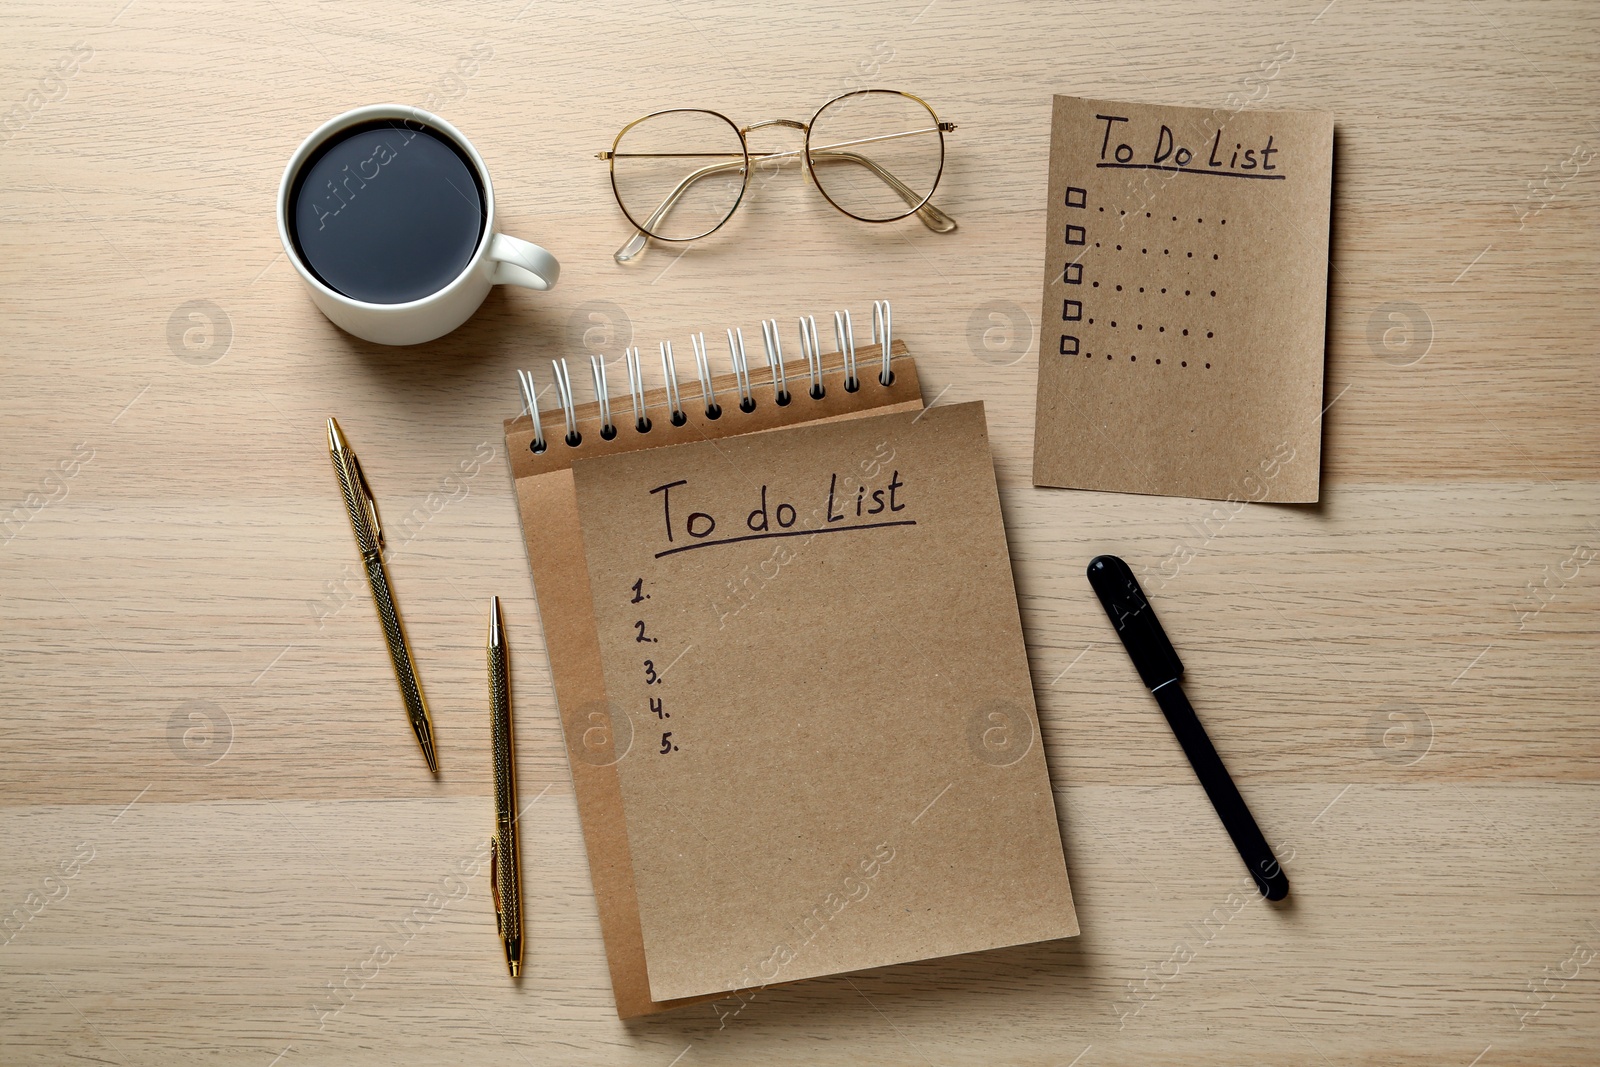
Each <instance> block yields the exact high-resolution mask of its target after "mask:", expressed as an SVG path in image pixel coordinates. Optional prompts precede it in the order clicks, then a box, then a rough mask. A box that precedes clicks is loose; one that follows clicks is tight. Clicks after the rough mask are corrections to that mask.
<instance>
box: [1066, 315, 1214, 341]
mask: <svg viewBox="0 0 1600 1067" xmlns="http://www.w3.org/2000/svg"><path fill="white" fill-rule="evenodd" d="M1089 325H1090V326H1093V325H1094V320H1093V319H1090V320H1089ZM1111 328H1112V329H1113V330H1115V329H1116V328H1117V320H1116V319H1112V320H1111ZM1133 328H1134V329H1136V330H1142V329H1144V323H1142V322H1136V323H1134V326H1133ZM1166 332H1167V328H1166V327H1165V326H1157V327H1156V333H1166ZM1183 336H1185V337H1188V336H1189V331H1188V330H1184V331H1183ZM1206 336H1207V337H1210V336H1211V331H1210V330H1207V331H1206Z"/></svg>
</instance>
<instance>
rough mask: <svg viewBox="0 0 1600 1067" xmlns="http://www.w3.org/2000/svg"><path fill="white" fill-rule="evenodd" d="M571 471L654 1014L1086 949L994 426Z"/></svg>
mask: <svg viewBox="0 0 1600 1067" xmlns="http://www.w3.org/2000/svg"><path fill="white" fill-rule="evenodd" d="M573 477H574V482H575V485H576V489H577V496H578V511H579V515H580V517H581V520H582V521H581V527H582V530H583V542H584V553H585V555H586V557H587V559H588V565H589V579H590V591H591V595H592V598H593V604H594V615H595V621H596V624H597V628H598V634H599V642H600V658H601V663H602V664H603V667H604V676H605V689H606V694H607V697H608V698H609V700H610V702H611V705H612V707H611V710H610V714H611V716H612V718H613V719H614V720H618V721H621V720H626V721H628V722H629V724H630V725H629V727H628V731H629V732H630V733H631V735H632V744H631V747H630V749H629V751H628V752H627V754H626V756H625V757H623V758H622V759H620V760H618V761H617V763H616V764H615V767H616V771H617V774H618V779H619V783H620V786H621V791H622V797H623V809H624V811H625V813H626V821H627V835H628V840H629V843H630V847H631V851H632V859H633V870H634V883H635V886H636V889H637V901H638V913H639V920H640V924H641V928H642V932H643V939H644V951H645V959H646V966H647V969H648V972H649V981H650V993H651V996H652V997H653V998H654V999H655V1000H657V1001H663V1000H671V999H677V998H682V997H691V996H698V995H703V994H708V993H716V992H722V991H726V990H729V989H740V988H747V987H751V986H759V985H766V984H771V983H773V982H787V981H793V980H796V979H800V978H806V977H811V976H816V975H823V974H831V973H837V972H841V971H850V970H857V969H861V968H865V967H876V966H881V965H885V964H891V963H897V962H902V961H907V960H916V959H925V958H929V957H936V956H947V955H953V954H956V953H963V952H972V951H977V950H981V949H989V948H996V947H1001V946H1005V945H1013V944H1020V943H1025V942H1031V941H1040V940H1047V939H1051V938H1057V937H1066V936H1072V935H1074V934H1076V933H1077V932H1078V926H1077V920H1076V917H1075V915H1074V912H1073V907H1072V897H1071V891H1070V888H1069V886H1068V881H1067V871H1066V864H1065V860H1064V856H1063V853H1062V846H1061V838H1060V832H1059V828H1058V825H1057V822H1056V812H1055V807H1054V803H1053V798H1052V794H1051V789H1050V780H1049V776H1048V773H1047V770H1046V766H1045V761H1044V754H1043V748H1042V745H1041V744H1040V743H1039V736H1038V735H1039V731H1038V718H1037V713H1036V711H1035V708H1034V703H1033V690H1032V682H1031V679H1030V675H1029V671H1028V662H1027V654H1026V650H1025V648H1024V644H1023V636H1022V628H1021V623H1020V619H1019V615H1018V609H1017V600H1016V591H1015V588H1014V586H1013V583H1012V576H1011V562H1010V558H1009V555H1008V552H1007V546H1006V537H1005V529H1004V526H1003V524H1002V520H1001V514H1000V502H999V495H998V492H997V490H996V485H995V477H994V470H993V464H992V459H991V457H990V453H989V445H988V437H987V433H986V429H985V425H984V417H983V406H982V404H962V405H955V406H949V407H940V408H934V409H929V410H927V411H923V412H918V413H916V414H886V415H877V416H871V417H865V418H860V419H855V420H851V421H849V422H843V423H835V424H832V425H807V426H797V427H793V428H789V429H785V430H782V431H780V432H775V433H770V434H757V435H749V436H742V437H738V438H732V439H728V440H722V441H714V442H704V443H696V444H684V445H679V446H675V447H672V448H668V449H658V450H653V451H651V452H647V453H636V454H632V455H621V456H612V457H605V458H600V459H594V460H579V461H578V462H577V463H576V464H574V467H573Z"/></svg>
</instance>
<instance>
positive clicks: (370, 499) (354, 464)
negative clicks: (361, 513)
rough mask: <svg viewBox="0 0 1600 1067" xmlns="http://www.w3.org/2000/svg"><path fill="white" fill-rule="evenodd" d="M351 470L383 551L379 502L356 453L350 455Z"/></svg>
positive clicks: (373, 532)
mask: <svg viewBox="0 0 1600 1067" xmlns="http://www.w3.org/2000/svg"><path fill="white" fill-rule="evenodd" d="M349 459H350V469H351V470H352V471H353V472H355V476H356V488H357V489H359V490H360V491H361V502H362V504H363V505H364V506H365V507H366V509H367V521H368V522H370V523H371V524H372V537H373V539H374V540H375V541H377V542H378V550H379V551H380V552H381V551H383V548H384V544H383V524H382V523H380V522H379V521H378V500H377V498H376V497H374V496H373V495H372V486H370V485H368V484H367V476H366V474H365V473H364V472H363V471H362V470H361V461H360V460H359V459H357V458H356V454H355V453H354V452H351V453H349Z"/></svg>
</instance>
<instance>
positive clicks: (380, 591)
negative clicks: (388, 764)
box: [328, 418, 439, 774]
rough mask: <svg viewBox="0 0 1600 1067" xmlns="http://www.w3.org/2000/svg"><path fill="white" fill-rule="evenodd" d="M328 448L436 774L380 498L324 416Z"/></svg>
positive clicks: (403, 690)
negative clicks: (394, 587) (386, 553)
mask: <svg viewBox="0 0 1600 1067" xmlns="http://www.w3.org/2000/svg"><path fill="white" fill-rule="evenodd" d="M328 452H329V453H330V454H331V455H332V456H333V471H334V473H335V474H337V475H338V476H339V490H340V492H342V493H343V494H344V503H345V507H346V508H347V509H348V510H349V512H350V525H351V526H352V527H353V528H354V529H355V533H356V547H357V548H359V549H360V550H361V562H362V563H363V564H364V565H365V567H366V570H367V584H368V585H369V586H371V587H372V600H373V603H375V604H376V605H377V607H378V618H379V619H380V620H381V621H382V622H383V636H384V638H385V639H386V640H387V641H388V642H389V658H390V659H391V660H393V661H394V679H395V681H396V682H397V683H399V685H400V699H401V700H403V701H405V705H406V714H407V715H408V716H409V717H410V718H411V728H412V729H413V730H415V731H416V732H417V743H418V744H419V745H421V746H422V756H423V758H424V759H426V760H427V761H428V770H430V771H432V772H433V773H434V774H438V773H439V762H438V760H437V759H436V758H435V757H434V753H433V720H432V719H430V718H429V717H428V702H427V701H426V700H424V699H423V697H422V684H421V683H420V682H419V681H417V668H416V665H415V664H414V663H412V661H411V646H410V645H408V644H407V643H406V632H405V630H403V629H401V627H400V609H399V608H397V607H395V603H394V594H393V593H391V592H390V591H389V575H388V572H386V571H385V570H384V569H383V547H384V545H383V527H382V526H381V525H380V524H379V522H378V502H377V501H376V500H374V499H373V497H372V488H371V487H370V486H368V485H367V476H366V475H365V474H362V473H361V461H360V460H358V459H357V458H356V454H355V452H354V451H352V450H351V448H350V442H348V441H346V440H345V439H344V433H343V431H341V430H340V429H339V423H338V422H337V421H335V420H334V419H332V418H330V419H328Z"/></svg>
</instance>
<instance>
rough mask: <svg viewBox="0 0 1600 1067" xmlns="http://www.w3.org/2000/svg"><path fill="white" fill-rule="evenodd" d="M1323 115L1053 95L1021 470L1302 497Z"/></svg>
mask: <svg viewBox="0 0 1600 1067" xmlns="http://www.w3.org/2000/svg"><path fill="white" fill-rule="evenodd" d="M1332 158H1333V117H1332V116H1331V115H1327V114H1323V113H1320V112H1314V111H1241V110H1238V109H1223V108H1192V107H1161V106H1156V105H1152V104H1133V103H1125V102H1120V101H1113V100H1084V99H1079V98H1077V97H1068V96H1058V97H1056V98H1055V107H1054V112H1053V115H1052V120H1051V136H1050V184H1049V188H1050V193H1049V196H1050V201H1049V207H1048V210H1047V212H1046V225H1045V268H1044V269H1045V280H1044V305H1043V310H1042V312H1041V316H1042V317H1041V320H1040V322H1041V325H1040V339H1039V394H1038V410H1037V420H1036V421H1037V425H1036V427H1035V430H1034V452H1033V480H1034V484H1036V485H1055V486H1066V487H1070V488H1076V489H1103V490H1112V491H1116V492H1125V493H1154V494H1158V495H1162V496H1194V497H1209V498H1212V499H1218V500H1231V499H1237V500H1271V501H1278V502H1284V503H1303V502H1309V501H1314V500H1316V499H1317V495H1318V485H1319V481H1320V474H1321V443H1322V418H1321V415H1322V379H1323V349H1324V336H1323V335H1324V325H1325V321H1326V316H1327V295H1328V219H1329V214H1328V209H1329V195H1330V185H1331V181H1332Z"/></svg>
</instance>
